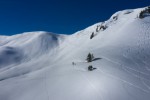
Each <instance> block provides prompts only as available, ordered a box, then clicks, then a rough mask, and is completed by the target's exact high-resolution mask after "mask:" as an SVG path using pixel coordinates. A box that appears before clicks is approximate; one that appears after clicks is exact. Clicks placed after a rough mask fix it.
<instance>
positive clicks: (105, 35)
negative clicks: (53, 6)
mask: <svg viewBox="0 0 150 100" xmlns="http://www.w3.org/2000/svg"><path fill="white" fill-rule="evenodd" d="M147 8H148V7H146V8H139V9H131V10H124V11H119V12H117V13H115V14H114V15H112V17H111V18H110V19H109V20H108V21H105V22H100V23H97V24H95V25H93V26H90V27H88V28H86V29H84V30H82V31H79V32H76V33H74V34H72V35H57V34H52V33H48V32H42V31H41V32H28V33H23V34H19V35H13V36H0V100H149V98H150V54H149V51H150V14H149V12H145V13H144V14H143V18H139V14H140V13H141V11H143V10H144V9H147ZM92 33H94V37H93V38H92V39H90V37H91V34H92ZM88 53H92V54H93V55H94V57H95V60H94V61H92V62H90V63H87V62H86V61H85V59H86V57H87V55H88ZM99 58H102V59H99ZM72 62H74V63H75V65H72ZM89 65H92V66H93V67H95V68H97V69H96V70H93V71H88V66H89Z"/></svg>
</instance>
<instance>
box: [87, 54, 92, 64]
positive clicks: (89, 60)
mask: <svg viewBox="0 0 150 100" xmlns="http://www.w3.org/2000/svg"><path fill="white" fill-rule="evenodd" d="M86 60H87V62H92V55H91V53H89V54H88V56H87V59H86Z"/></svg>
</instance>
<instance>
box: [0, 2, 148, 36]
mask: <svg viewBox="0 0 150 100" xmlns="http://www.w3.org/2000/svg"><path fill="white" fill-rule="evenodd" d="M149 5H150V0H0V35H13V34H18V33H22V32H28V31H48V32H54V33H61V34H72V33H74V32H76V31H79V30H82V29H84V28H86V27H88V26H90V25H93V24H95V23H97V22H100V21H105V20H107V19H108V18H109V17H110V16H111V15H112V14H113V13H115V12H116V11H119V10H124V9H132V8H139V7H144V6H149Z"/></svg>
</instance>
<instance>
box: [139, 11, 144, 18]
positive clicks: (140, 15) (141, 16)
mask: <svg viewBox="0 0 150 100" xmlns="http://www.w3.org/2000/svg"><path fill="white" fill-rule="evenodd" d="M139 18H141V19H142V18H144V10H142V11H141V12H140V14H139Z"/></svg>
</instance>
